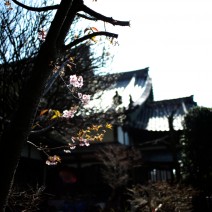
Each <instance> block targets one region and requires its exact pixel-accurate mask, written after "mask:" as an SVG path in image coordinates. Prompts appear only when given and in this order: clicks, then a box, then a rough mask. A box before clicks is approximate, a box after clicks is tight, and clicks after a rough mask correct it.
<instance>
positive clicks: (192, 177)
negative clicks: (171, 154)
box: [181, 107, 212, 193]
mask: <svg viewBox="0 0 212 212" xmlns="http://www.w3.org/2000/svg"><path fill="white" fill-rule="evenodd" d="M211 137H212V111H211V109H210V108H204V107H195V108H193V109H191V110H190V111H189V112H188V114H187V115H186V117H185V121H184V131H183V135H182V138H181V160H182V161H181V172H182V175H183V177H184V179H185V180H186V181H187V182H189V183H190V184H193V185H195V186H198V187H199V188H201V189H203V190H204V191H207V192H209V193H211V191H212V184H211V180H212V157H211V154H212V143H211Z"/></svg>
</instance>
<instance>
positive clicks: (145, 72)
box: [109, 67, 149, 78]
mask: <svg viewBox="0 0 212 212" xmlns="http://www.w3.org/2000/svg"><path fill="white" fill-rule="evenodd" d="M148 71H149V67H146V68H143V69H137V70H132V71H124V72H117V73H111V74H109V75H120V76H122V77H123V76H126V77H132V76H133V75H134V74H136V75H137V76H140V77H141V76H147V75H148ZM124 78H125V77H124Z"/></svg>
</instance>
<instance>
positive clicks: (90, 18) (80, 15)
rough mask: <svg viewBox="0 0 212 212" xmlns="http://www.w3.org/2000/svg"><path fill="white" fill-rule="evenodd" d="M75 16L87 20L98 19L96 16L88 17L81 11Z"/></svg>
mask: <svg viewBox="0 0 212 212" xmlns="http://www.w3.org/2000/svg"><path fill="white" fill-rule="evenodd" d="M77 16H79V17H81V18H84V19H87V20H91V21H98V19H97V18H93V17H89V16H86V15H84V14H81V13H77Z"/></svg>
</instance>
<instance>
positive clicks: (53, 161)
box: [46, 155, 61, 165]
mask: <svg viewBox="0 0 212 212" xmlns="http://www.w3.org/2000/svg"><path fill="white" fill-rule="evenodd" d="M58 162H61V159H60V157H59V156H57V155H54V156H49V157H48V160H47V161H46V164H47V165H57V164H58Z"/></svg>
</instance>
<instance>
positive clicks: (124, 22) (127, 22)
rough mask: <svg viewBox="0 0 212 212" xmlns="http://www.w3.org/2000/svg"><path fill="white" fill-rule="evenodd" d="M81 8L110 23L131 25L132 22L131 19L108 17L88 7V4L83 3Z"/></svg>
mask: <svg viewBox="0 0 212 212" xmlns="http://www.w3.org/2000/svg"><path fill="white" fill-rule="evenodd" d="M81 10H82V11H83V12H85V13H87V14H89V15H90V16H93V17H95V18H96V19H98V20H101V21H105V22H108V23H110V24H112V25H119V26H130V22H129V21H118V20H114V19H113V18H112V17H107V16H104V15H102V14H100V13H97V12H95V11H94V10H92V9H90V8H89V7H87V6H86V5H83V6H82V8H81Z"/></svg>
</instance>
